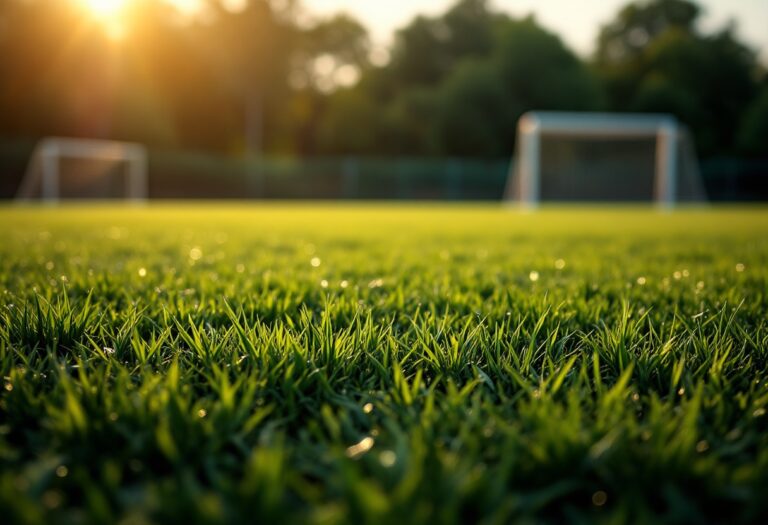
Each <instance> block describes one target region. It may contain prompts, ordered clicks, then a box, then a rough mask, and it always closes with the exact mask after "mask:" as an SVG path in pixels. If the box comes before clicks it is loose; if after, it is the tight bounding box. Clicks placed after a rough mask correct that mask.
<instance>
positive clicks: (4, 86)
mask: <svg viewBox="0 0 768 525" xmlns="http://www.w3.org/2000/svg"><path fill="white" fill-rule="evenodd" d="M767 64H768V2H765V0H730V1H729V0H700V1H698V2H692V1H688V0H640V1H636V2H628V3H627V2H616V1H599V2H598V1H597V0H589V1H583V2H570V1H566V0H542V1H539V2H533V1H526V0H496V1H487V0H458V1H453V2H451V1H442V0H422V1H405V0H403V1H395V0H389V1H387V2H380V1H374V0H370V1H367V0H354V1H352V0H346V1H344V0H304V1H299V0H0V198H3V199H10V198H13V197H14V195H16V194H17V192H18V190H19V186H20V184H21V181H22V179H23V178H24V174H25V172H27V171H28V167H29V165H30V161H31V159H32V157H33V151H34V150H35V147H36V145H37V144H39V142H40V140H41V139H43V138H45V137H80V138H90V139H104V140H119V141H130V142H135V143H139V144H141V145H143V146H144V148H146V151H147V152H148V173H149V178H148V194H149V196H150V197H151V198H280V199H285V198H315V199H340V198H353V199H427V200H429V199H441V200H442V199H445V200H499V199H501V198H502V195H503V193H504V188H505V184H506V183H507V178H508V173H509V168H510V162H511V160H512V157H513V155H514V153H515V136H516V126H517V123H518V119H519V118H520V116H521V115H523V114H524V113H525V112H526V111H529V110H559V111H600V112H633V113H634V112H640V113H668V114H671V115H674V116H675V117H676V118H677V119H678V120H679V121H680V122H681V123H683V124H684V125H685V126H686V127H687V129H688V130H689V131H690V134H691V138H692V142H693V144H695V155H696V157H697V160H698V165H699V169H700V173H701V179H702V182H703V185H704V188H705V191H706V194H707V196H708V198H709V199H710V200H712V201H760V200H768V68H767V67H766V65H767ZM637 146H638V151H639V152H641V153H638V155H641V154H642V150H643V147H644V146H643V145H642V144H638V145H637ZM646 146H647V145H646ZM646 149H647V148H646ZM581 154H582V155H583V154H585V153H583V152H582V153H581ZM599 154H604V153H600V152H598V151H596V150H594V149H593V150H591V153H590V152H588V153H586V155H599ZM566 158H568V157H567V156H566ZM638 158H640V157H639V156H638ZM73 169H74V170H75V171H77V170H78V169H80V170H83V169H85V168H84V166H79V167H77V166H75V167H74V168H73Z"/></svg>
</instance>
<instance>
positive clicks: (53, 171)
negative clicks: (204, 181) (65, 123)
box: [16, 137, 148, 203]
mask: <svg viewBox="0 0 768 525" xmlns="http://www.w3.org/2000/svg"><path fill="white" fill-rule="evenodd" d="M63 158H79V159H93V160H112V161H117V162H124V163H125V164H126V165H127V169H126V188H125V191H126V193H125V199H126V200H131V201H138V202H143V201H146V200H147V198H148V176H147V151H146V148H145V147H144V146H142V145H141V144H136V143H133V142H118V141H110V140H95V139H76V138H61V137H49V138H46V139H43V140H41V141H40V142H39V143H38V145H37V146H36V147H35V149H34V151H33V153H32V157H31V159H30V162H29V165H28V166H27V171H26V173H25V174H24V178H23V179H22V182H21V185H20V186H19V190H18V192H17V194H16V199H17V200H22V201H30V200H35V199H36V197H35V196H34V195H33V194H34V190H35V186H36V183H37V182H38V180H39V182H40V199H41V200H42V201H44V202H47V203H56V202H59V201H60V200H61V194H60V191H59V190H60V161H61V159H63ZM38 177H39V178H38Z"/></svg>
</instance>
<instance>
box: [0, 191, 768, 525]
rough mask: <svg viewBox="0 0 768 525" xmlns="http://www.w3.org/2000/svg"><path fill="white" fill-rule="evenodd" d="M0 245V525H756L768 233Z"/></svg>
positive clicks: (125, 226)
mask: <svg viewBox="0 0 768 525" xmlns="http://www.w3.org/2000/svg"><path fill="white" fill-rule="evenodd" d="M0 224H2V225H3V226H2V228H1V229H0V369H1V371H2V373H1V374H0V375H1V376H2V383H3V384H2V386H3V387H4V388H3V389H2V393H1V394H0V511H1V512H2V516H3V518H2V520H3V522H4V523H15V522H28V523H106V522H118V521H122V520H125V522H126V523H144V522H176V523H194V522H206V523H208V522H210V523H241V522H243V521H252V520H257V521H260V522H267V523H299V522H316V523H384V522H389V523H391V522H399V523H466V522H478V521H482V522H483V523H505V522H510V521H518V520H522V521H526V520H530V521H533V522H552V523H557V522H562V521H565V520H567V521H575V522H580V521H581V522H587V521H589V522H592V521H598V522H605V523H621V522H657V521H658V520H663V521H665V522H669V523H675V522H679V523H683V522H685V523H691V522H723V523H726V522H727V523H739V522H763V523H765V522H766V520H767V519H768V498H766V495H768V413H767V411H768V321H767V320H766V317H767V315H766V312H768V296H767V295H766V294H767V293H768V210H765V209H760V208H753V209H741V210H737V209H715V210H709V211H704V210H699V211H697V210H687V211H681V212H678V213H673V214H664V213H658V212H656V211H651V210H647V209H642V208H636V209H628V210H615V209H610V208H597V209H580V208H573V209H551V210H544V211H541V212H537V213H531V214H523V213H519V212H511V211H506V210H500V209H496V208H492V207H466V206H454V207H450V206H440V207H437V206H434V207H422V208H418V207H405V206H400V207H397V206H389V207H387V206H371V207H353V206H344V207H331V206H319V205H301V206H297V205H294V206H289V205H270V206H264V205H260V204H255V205H253V206H250V207H247V206H244V205H232V206H211V205H203V204H192V205H185V206H172V205H162V206H157V207H150V208H144V209H142V208H139V209H135V208H123V207H114V206H113V207H109V206H90V207H82V206H81V207H64V208H61V209H45V208H10V207H5V208H0Z"/></svg>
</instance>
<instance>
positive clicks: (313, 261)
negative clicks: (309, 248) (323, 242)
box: [309, 257, 322, 268]
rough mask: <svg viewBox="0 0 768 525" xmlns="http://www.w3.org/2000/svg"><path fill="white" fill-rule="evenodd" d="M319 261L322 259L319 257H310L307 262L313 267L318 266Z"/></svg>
mask: <svg viewBox="0 0 768 525" xmlns="http://www.w3.org/2000/svg"><path fill="white" fill-rule="evenodd" d="M321 263H322V261H321V260H320V257H312V259H310V261H309V264H311V265H312V267H313V268H317V267H319V266H320V264H321Z"/></svg>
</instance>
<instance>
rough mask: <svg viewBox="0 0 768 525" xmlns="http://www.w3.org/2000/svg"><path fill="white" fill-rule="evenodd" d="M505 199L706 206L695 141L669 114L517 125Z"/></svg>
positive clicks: (531, 117)
mask: <svg viewBox="0 0 768 525" xmlns="http://www.w3.org/2000/svg"><path fill="white" fill-rule="evenodd" d="M505 200H506V201H508V202H517V203H521V204H523V205H526V206H536V205H538V204H539V203H541V202H543V201H552V202H574V201H575V202H578V201H585V202H600V201H615V202H655V203H657V204H658V205H660V206H662V207H672V206H674V205H675V204H677V203H679V202H702V201H704V200H705V192H704V188H703V184H702V181H701V175H700V172H699V167H698V162H697V160H696V155H695V151H694V148H693V144H692V141H691V139H690V137H689V134H688V133H687V131H686V129H685V127H684V126H682V125H681V124H679V123H678V121H677V120H676V119H675V118H674V117H673V116H671V115H664V114H614V113H568V112H547V111H536V112H530V113H526V114H525V115H523V116H522V117H521V118H520V121H519V122H518V131H517V146H516V155H515V159H514V162H513V164H512V167H511V169H510V176H509V178H508V181H507V188H506V190H505Z"/></svg>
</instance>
